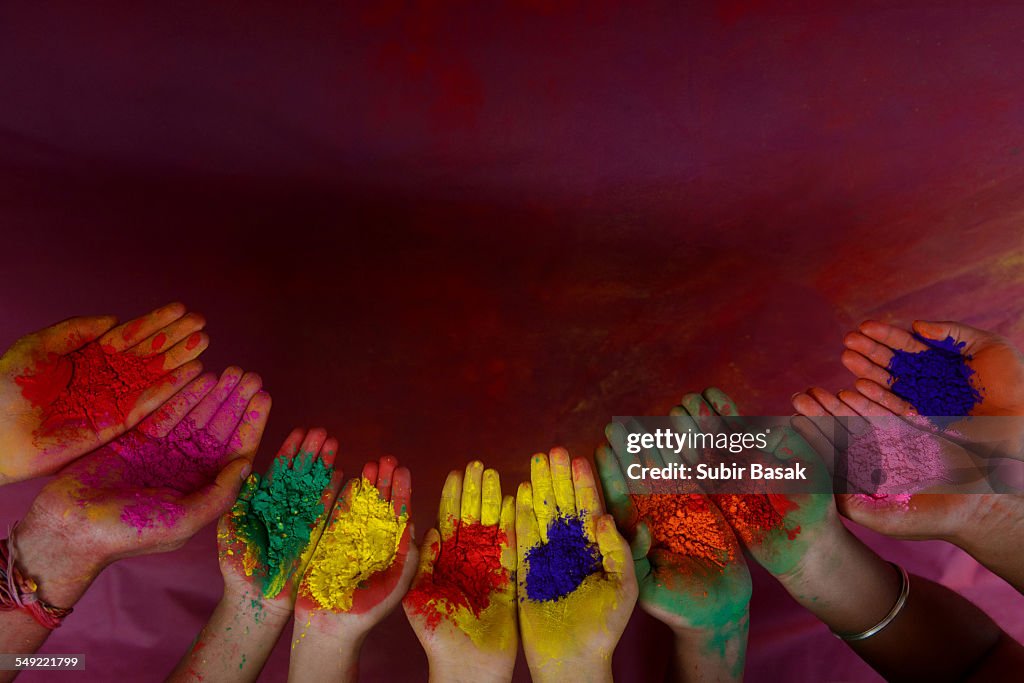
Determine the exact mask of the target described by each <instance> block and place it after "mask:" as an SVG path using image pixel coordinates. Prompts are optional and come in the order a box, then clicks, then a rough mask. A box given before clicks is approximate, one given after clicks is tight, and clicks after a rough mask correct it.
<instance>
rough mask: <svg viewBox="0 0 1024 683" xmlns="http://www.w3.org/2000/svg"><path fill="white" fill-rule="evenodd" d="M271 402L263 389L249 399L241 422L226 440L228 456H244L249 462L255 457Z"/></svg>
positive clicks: (268, 415)
mask: <svg viewBox="0 0 1024 683" xmlns="http://www.w3.org/2000/svg"><path fill="white" fill-rule="evenodd" d="M271 403H272V401H271V398H270V394H268V393H267V392H265V391H260V392H258V393H257V394H256V395H255V396H253V397H252V399H250V401H249V405H248V406H246V409H245V414H244V415H243V416H242V420H241V422H239V423H238V426H237V427H236V428H235V432H234V434H232V435H231V438H230V439H229V440H228V448H229V457H231V458H244V459H245V460H248V461H249V462H252V460H253V458H255V457H256V451H257V450H259V447H260V441H262V440H263V430H264V429H266V427H267V418H268V417H270V407H271Z"/></svg>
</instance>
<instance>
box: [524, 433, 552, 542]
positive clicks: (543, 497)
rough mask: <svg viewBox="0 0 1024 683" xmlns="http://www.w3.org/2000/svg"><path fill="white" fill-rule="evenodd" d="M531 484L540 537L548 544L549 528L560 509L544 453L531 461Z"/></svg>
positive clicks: (538, 454) (535, 456)
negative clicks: (556, 501)
mask: <svg viewBox="0 0 1024 683" xmlns="http://www.w3.org/2000/svg"><path fill="white" fill-rule="evenodd" d="M530 483H531V484H532V489H531V495H532V497H533V510H534V514H535V515H536V517H537V524H538V525H539V526H540V537H541V538H542V539H544V542H545V543H547V542H548V527H549V526H551V522H552V521H554V519H555V517H556V516H557V515H558V508H557V505H556V504H555V487H554V483H553V482H552V481H551V467H550V465H549V464H548V456H547V455H545V454H544V453H537V454H536V455H534V456H533V458H531V459H530Z"/></svg>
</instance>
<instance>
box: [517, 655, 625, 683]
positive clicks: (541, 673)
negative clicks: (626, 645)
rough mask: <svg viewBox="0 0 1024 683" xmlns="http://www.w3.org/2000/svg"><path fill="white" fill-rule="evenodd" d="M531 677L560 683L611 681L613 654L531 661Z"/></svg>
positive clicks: (541, 680) (540, 680)
mask: <svg viewBox="0 0 1024 683" xmlns="http://www.w3.org/2000/svg"><path fill="white" fill-rule="evenodd" d="M529 665H530V677H531V678H532V679H533V680H534V681H536V683H560V682H561V681H565V680H577V681H592V682H593V683H611V681H612V658H611V655H601V654H594V655H593V656H584V657H577V658H566V659H547V660H544V661H537V662H529Z"/></svg>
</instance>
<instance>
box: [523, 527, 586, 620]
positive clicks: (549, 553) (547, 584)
mask: <svg viewBox="0 0 1024 683" xmlns="http://www.w3.org/2000/svg"><path fill="white" fill-rule="evenodd" d="M602 559H603V558H602V557H601V551H600V550H599V549H598V547H597V545H596V544H595V543H594V542H593V541H591V540H590V539H589V538H588V537H587V534H586V532H585V531H584V529H583V518H582V516H581V515H559V516H557V517H555V519H553V520H552V521H551V524H550V525H549V526H548V542H547V543H540V544H539V545H536V546H534V547H532V548H530V549H529V550H527V551H526V596H527V597H528V598H530V599H531V600H538V601H551V600H559V599H560V598H564V597H565V596H567V595H569V594H570V593H572V592H573V591H574V590H576V589H577V588H579V586H580V584H582V583H583V582H584V581H585V580H586V578H587V577H588V576H590V575H591V574H594V573H595V572H598V571H600V569H601V562H602Z"/></svg>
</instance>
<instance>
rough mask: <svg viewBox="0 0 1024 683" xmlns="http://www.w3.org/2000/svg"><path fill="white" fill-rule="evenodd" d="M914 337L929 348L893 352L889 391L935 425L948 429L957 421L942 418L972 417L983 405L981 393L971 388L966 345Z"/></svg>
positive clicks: (950, 340) (948, 338) (918, 336)
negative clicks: (969, 415) (972, 411)
mask: <svg viewBox="0 0 1024 683" xmlns="http://www.w3.org/2000/svg"><path fill="white" fill-rule="evenodd" d="M914 337H915V338H916V339H918V340H920V341H921V342H923V343H925V344H926V345H927V346H928V348H927V349H925V350H924V351H917V352H916V353H910V352H907V351H900V350H896V351H894V352H893V356H892V360H890V361H889V374H890V375H891V378H890V380H889V388H890V390H891V391H892V393H894V394H896V395H897V396H899V397H900V398H902V399H903V400H904V401H906V402H907V403H909V404H910V405H912V406H914V409H915V410H917V412H918V413H920V414H921V415H925V416H927V417H929V418H931V420H932V422H933V423H934V424H936V425H938V426H940V427H945V426H948V425H949V424H950V423H951V422H953V421H954V420H948V419H947V420H942V419H938V418H941V417H960V416H964V415H968V414H969V413H970V412H971V410H972V409H973V408H974V406H976V405H978V403H980V402H981V392H979V391H978V389H976V388H975V387H973V386H972V385H971V376H972V375H973V374H974V370H972V369H971V368H970V367H969V366H968V365H967V361H968V360H970V359H971V356H969V355H966V354H964V353H963V348H964V346H965V344H966V342H960V343H959V344H958V343H957V342H956V341H955V340H954V339H953V337H946V338H945V339H944V340H942V341H936V340H934V339H927V338H925V337H922V336H921V335H919V334H916V333H915V334H914Z"/></svg>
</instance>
